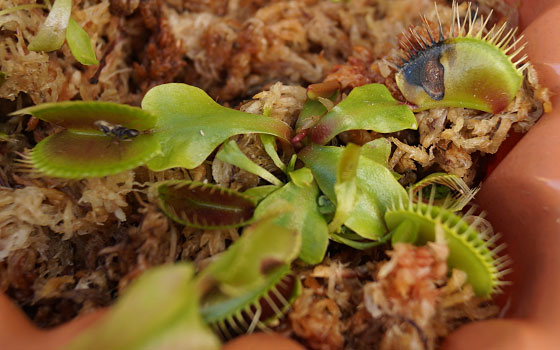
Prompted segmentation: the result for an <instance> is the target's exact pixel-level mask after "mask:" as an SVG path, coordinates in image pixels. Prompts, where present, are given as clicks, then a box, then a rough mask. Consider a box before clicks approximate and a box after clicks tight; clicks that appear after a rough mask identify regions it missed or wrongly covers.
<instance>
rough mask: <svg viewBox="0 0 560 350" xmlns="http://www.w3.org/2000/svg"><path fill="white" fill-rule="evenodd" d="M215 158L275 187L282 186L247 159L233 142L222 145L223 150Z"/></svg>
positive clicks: (265, 171) (274, 177) (269, 174)
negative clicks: (260, 178) (258, 177)
mask: <svg viewBox="0 0 560 350" xmlns="http://www.w3.org/2000/svg"><path fill="white" fill-rule="evenodd" d="M216 158H218V159H219V160H221V161H222V162H226V163H229V164H232V165H235V166H236V167H238V168H240V169H243V170H245V171H248V172H250V173H251V174H255V175H257V176H260V177H262V178H263V179H265V180H266V181H268V182H270V183H271V184H273V185H275V186H281V185H282V181H280V180H278V178H277V177H276V176H274V175H272V174H271V173H270V172H269V171H268V170H266V169H265V168H263V167H261V166H260V165H257V164H256V163H255V162H253V161H252V160H251V159H249V157H247V156H246V155H245V153H243V151H241V149H239V146H238V145H237V143H236V142H235V141H233V140H231V141H229V142H226V143H225V144H224V148H222V149H221V150H220V151H219V152H218V153H217V154H216Z"/></svg>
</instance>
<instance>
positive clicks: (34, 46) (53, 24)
mask: <svg viewBox="0 0 560 350" xmlns="http://www.w3.org/2000/svg"><path fill="white" fill-rule="evenodd" d="M71 11H72V0H55V1H54V4H53V7H52V8H51V11H50V12H49V15H48V16H47V19H45V22H43V23H41V25H40V26H39V32H38V33H37V35H36V36H35V37H34V38H33V39H31V42H30V43H29V46H28V48H29V50H31V51H47V52H48V51H54V50H58V49H60V48H61V47H62V44H64V37H65V34H66V27H67V26H68V20H69V19H70V12H71Z"/></svg>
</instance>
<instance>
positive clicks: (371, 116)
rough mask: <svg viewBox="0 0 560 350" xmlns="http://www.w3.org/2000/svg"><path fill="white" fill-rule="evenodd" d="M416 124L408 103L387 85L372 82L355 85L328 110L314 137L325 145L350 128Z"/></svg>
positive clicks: (387, 130) (397, 128)
mask: <svg viewBox="0 0 560 350" xmlns="http://www.w3.org/2000/svg"><path fill="white" fill-rule="evenodd" d="M416 128H417V124H416V118H415V117H414V114H413V113H412V111H411V110H410V108H408V106H406V105H403V104H400V103H399V102H398V101H397V100H395V99H394V98H393V97H392V96H391V93H390V92H389V90H388V89H387V87H385V85H381V84H368V85H363V86H360V87H357V88H354V89H353V90H352V92H350V94H349V95H348V97H346V98H345V99H344V100H342V101H341V102H340V103H339V104H337V105H336V106H334V107H333V109H331V110H330V111H329V112H328V113H327V114H325V116H324V117H322V118H321V119H320V120H319V122H318V123H317V124H315V126H313V127H312V128H311V131H310V138H311V141H313V142H314V143H316V144H320V145H324V144H326V143H327V142H329V141H330V140H331V139H332V138H333V137H335V136H336V135H338V134H340V133H341V132H344V131H348V130H373V131H376V132H379V133H390V132H396V131H400V130H404V129H416Z"/></svg>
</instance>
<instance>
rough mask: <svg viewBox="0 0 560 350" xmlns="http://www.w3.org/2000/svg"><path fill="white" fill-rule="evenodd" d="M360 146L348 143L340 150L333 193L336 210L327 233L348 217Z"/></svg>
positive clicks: (353, 198)
mask: <svg viewBox="0 0 560 350" xmlns="http://www.w3.org/2000/svg"><path fill="white" fill-rule="evenodd" d="M360 151H361V148H360V146H357V145H355V144H353V143H349V144H348V145H347V146H346V147H345V148H344V151H343V152H342V155H341V157H340V161H339V163H338V167H337V171H336V183H335V185H334V193H335V195H336V211H335V213H334V218H333V220H332V221H331V222H330V223H329V233H333V232H336V231H338V230H339V229H340V227H341V226H342V225H343V224H344V222H345V221H346V219H348V217H350V215H351V213H352V209H354V203H355V202H356V189H357V188H356V183H357V181H356V174H357V170H358V162H359V160H360Z"/></svg>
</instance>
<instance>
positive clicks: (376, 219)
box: [299, 145, 407, 239]
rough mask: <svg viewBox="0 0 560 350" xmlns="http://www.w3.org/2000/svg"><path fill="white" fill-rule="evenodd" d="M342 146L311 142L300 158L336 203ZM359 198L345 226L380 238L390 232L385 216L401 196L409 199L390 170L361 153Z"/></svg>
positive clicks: (358, 171) (358, 175)
mask: <svg viewBox="0 0 560 350" xmlns="http://www.w3.org/2000/svg"><path fill="white" fill-rule="evenodd" d="M343 150H344V149H343V148H342V147H329V146H318V145H312V146H308V147H307V148H305V149H303V150H302V151H301V152H300V153H299V156H300V159H301V160H302V161H303V162H304V163H305V165H306V166H307V167H309V168H310V169H311V171H312V172H313V176H314V177H315V180H316V181H317V183H318V185H319V188H321V191H323V193H324V194H325V195H326V196H327V197H328V198H329V199H330V200H331V201H332V202H336V199H337V196H336V194H335V188H334V187H335V184H336V172H337V166H338V164H339V162H340V158H341V157H342V153H343ZM356 176H357V184H356V186H357V196H356V197H357V198H356V202H355V204H354V210H353V211H352V213H351V215H350V217H348V219H347V220H346V221H345V222H344V225H345V226H347V227H348V228H350V229H351V230H353V231H354V232H356V233H357V234H359V235H360V236H362V237H363V238H367V239H379V238H380V237H381V236H383V235H384V234H385V233H386V232H387V228H386V226H385V222H384V220H383V215H384V213H385V211H386V210H387V208H388V207H389V206H391V205H392V204H393V203H394V202H395V201H398V200H399V199H402V200H406V198H407V194H406V191H405V189H404V188H403V187H402V186H401V185H400V184H399V183H398V182H397V180H396V179H395V178H394V176H393V174H392V173H391V171H390V170H389V169H388V168H387V167H386V166H385V165H383V164H379V163H377V162H375V161H373V160H371V159H369V158H368V157H366V156H364V155H362V156H360V160H359V163H358V169H357V175H356Z"/></svg>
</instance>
